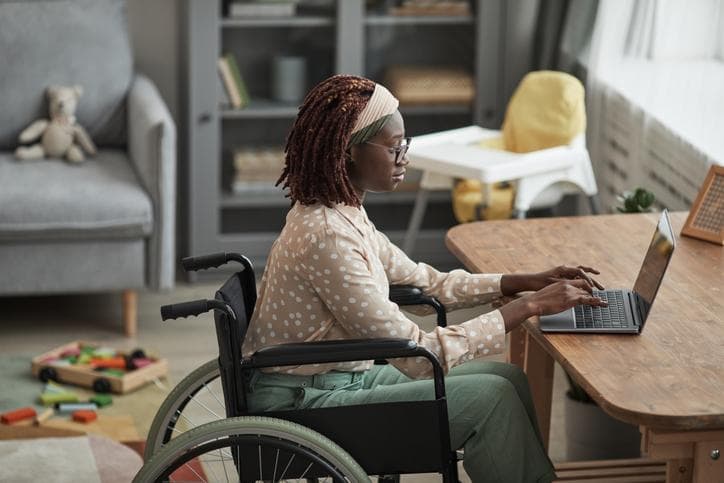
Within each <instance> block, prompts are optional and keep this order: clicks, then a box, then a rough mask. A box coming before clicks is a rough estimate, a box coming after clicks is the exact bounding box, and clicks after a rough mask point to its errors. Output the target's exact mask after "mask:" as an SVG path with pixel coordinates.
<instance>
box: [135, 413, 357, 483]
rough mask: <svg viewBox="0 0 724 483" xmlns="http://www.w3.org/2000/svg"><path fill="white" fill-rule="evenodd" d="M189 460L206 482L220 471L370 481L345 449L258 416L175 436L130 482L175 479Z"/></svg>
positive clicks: (246, 476)
mask: <svg viewBox="0 0 724 483" xmlns="http://www.w3.org/2000/svg"><path fill="white" fill-rule="evenodd" d="M224 449H226V451H224ZM257 455H258V456H257ZM205 457H208V459H205ZM194 459H196V460H197V462H198V463H199V464H198V468H203V471H204V472H205V473H207V474H206V478H205V481H217V480H218V479H219V476H226V481H229V474H231V475H232V476H233V478H232V479H231V480H230V481H239V480H241V481H257V480H262V481H287V480H289V479H305V478H317V477H326V478H331V479H332V481H334V482H335V483H347V482H350V483H361V482H368V481H370V480H369V477H368V476H367V475H366V473H365V471H364V470H363V469H362V467H360V466H359V464H357V462H356V461H354V459H352V457H351V456H350V455H349V453H347V452H346V451H345V450H343V449H342V448H340V447H339V446H337V444H335V443H334V442H333V441H331V440H330V439H329V438H327V437H325V436H323V435H321V434H319V433H317V432H316V431H313V430H311V429H309V428H306V427H304V426H301V425H299V424H296V423H292V422H290V421H284V420H281V419H276V418H267V417H260V416H243V417H238V418H230V419H225V420H223V421H214V422H211V423H208V424H204V425H202V426H199V427H198V428H195V429H193V430H191V431H188V432H186V433H184V434H182V435H180V436H179V437H177V438H174V439H173V440H171V442H169V443H168V444H167V445H166V446H164V447H163V448H162V449H161V450H160V451H158V452H157V453H156V454H155V455H154V456H153V457H152V458H151V459H150V460H148V461H147V462H146V464H144V465H143V468H141V470H140V471H139V472H138V474H137V475H136V477H135V478H134V480H133V481H134V483H150V482H157V481H174V479H173V476H169V475H173V473H174V472H175V471H176V470H178V469H179V468H184V469H186V468H192V466H191V465H189V464H188V462H190V461H192V460H194ZM214 468H216V469H214ZM239 470H241V472H242V475H241V478H239V473H238V471H239ZM192 471H193V469H192ZM193 472H194V473H196V472H195V471H193ZM210 473H213V474H210ZM196 476H197V477H199V476H201V477H202V478H199V479H203V475H199V474H198V473H197V474H196ZM270 477H271V478H270ZM285 477H286V478H285Z"/></svg>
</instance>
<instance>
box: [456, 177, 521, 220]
mask: <svg viewBox="0 0 724 483" xmlns="http://www.w3.org/2000/svg"><path fill="white" fill-rule="evenodd" d="M488 188H489V189H490V200H489V201H490V204H489V205H488V206H487V207H484V208H483V210H482V219H485V220H505V219H507V218H510V215H511V213H512V211H513V199H514V197H515V191H514V189H513V185H512V184H510V183H496V184H494V185H491V186H489V187H488ZM452 201H453V202H452V205H453V214H454V215H455V219H456V220H458V222H460V223H468V222H470V221H476V220H480V219H481V217H480V216H479V215H480V213H479V210H480V207H481V206H483V183H481V182H480V181H478V180H474V179H463V180H460V181H458V182H457V183H456V184H455V187H454V188H453V192H452Z"/></svg>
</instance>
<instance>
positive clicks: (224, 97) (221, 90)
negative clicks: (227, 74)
mask: <svg viewBox="0 0 724 483" xmlns="http://www.w3.org/2000/svg"><path fill="white" fill-rule="evenodd" d="M218 74H219V75H217V76H216V79H217V80H218V82H217V86H216V91H217V94H218V95H219V106H221V107H229V106H231V105H232V104H231V97H229V92H228V91H227V90H226V86H225V85H224V78H223V77H222V75H221V70H219V73H218Z"/></svg>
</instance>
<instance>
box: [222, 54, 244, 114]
mask: <svg viewBox="0 0 724 483" xmlns="http://www.w3.org/2000/svg"><path fill="white" fill-rule="evenodd" d="M223 59H224V60H225V62H226V65H227V66H228V67H229V72H230V73H231V78H232V79H233V81H234V85H235V86H236V89H237V91H238V92H239V98H240V99H241V106H239V107H245V106H247V105H248V104H249V91H248V89H247V88H246V83H245V82H244V78H243V77H242V76H241V70H240V69H239V64H237V63H236V57H234V54H231V53H226V54H224V57H223Z"/></svg>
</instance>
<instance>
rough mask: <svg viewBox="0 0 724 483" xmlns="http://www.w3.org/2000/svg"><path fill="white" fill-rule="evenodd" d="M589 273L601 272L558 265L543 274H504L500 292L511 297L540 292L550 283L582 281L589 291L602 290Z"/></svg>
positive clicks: (581, 267)
mask: <svg viewBox="0 0 724 483" xmlns="http://www.w3.org/2000/svg"><path fill="white" fill-rule="evenodd" d="M589 273H593V274H595V275H598V274H600V273H601V272H599V271H598V270H596V269H595V268H591V267H584V266H582V265H579V266H577V267H566V266H565V265H559V266H557V267H554V268H551V269H550V270H546V271H544V272H538V273H512V274H506V275H503V277H502V278H501V280H500V290H501V292H502V293H503V295H512V294H516V293H518V292H527V291H531V290H532V291H535V290H541V289H542V288H545V287H547V286H548V285H550V284H552V283H556V282H561V281H564V280H583V281H585V282H586V284H588V286H589V287H591V289H594V288H597V289H599V290H603V285H601V284H600V283H598V282H597V281H596V280H594V279H593V278H591V276H590V275H588V274H589Z"/></svg>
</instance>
